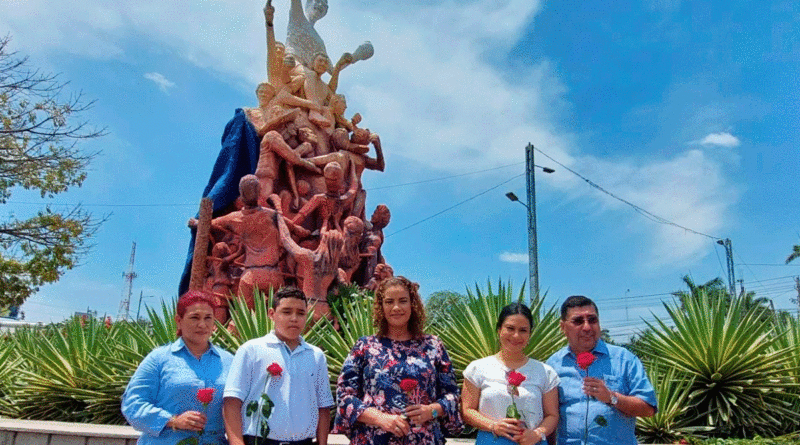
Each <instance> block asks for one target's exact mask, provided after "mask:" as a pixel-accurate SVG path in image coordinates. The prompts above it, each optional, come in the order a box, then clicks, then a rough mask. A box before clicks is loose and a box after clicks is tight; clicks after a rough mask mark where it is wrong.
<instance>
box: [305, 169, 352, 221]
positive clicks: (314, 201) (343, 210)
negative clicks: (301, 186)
mask: <svg viewBox="0 0 800 445" xmlns="http://www.w3.org/2000/svg"><path fill="white" fill-rule="evenodd" d="M350 172H351V175H350V188H349V189H347V191H345V192H342V189H343V188H344V171H343V169H342V167H341V165H339V163H338V162H331V163H329V164H327V165H326V166H325V168H324V169H323V171H322V174H323V176H324V177H325V189H326V191H325V193H320V194H317V195H314V196H313V197H312V198H311V199H310V200H309V201H308V202H307V203H306V204H305V205H304V206H303V208H302V209H300V211H299V212H297V215H296V216H295V217H294V220H293V222H294V223H295V224H302V223H303V221H305V219H306V218H307V217H308V216H309V215H311V213H313V212H314V211H315V210H317V213H318V215H319V218H318V219H317V222H318V223H317V224H316V225H315V227H319V229H320V232H324V231H326V230H328V229H336V230H342V223H341V221H342V218H343V217H345V216H346V215H349V214H350V211H352V204H353V200H354V199H355V197H356V192H357V191H358V178H357V177H356V171H355V169H354V168H353V167H352V165H351V166H350Z"/></svg>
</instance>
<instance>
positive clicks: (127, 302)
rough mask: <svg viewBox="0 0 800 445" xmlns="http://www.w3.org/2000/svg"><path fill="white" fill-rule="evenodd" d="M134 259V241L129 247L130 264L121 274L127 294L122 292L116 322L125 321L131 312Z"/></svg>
mask: <svg viewBox="0 0 800 445" xmlns="http://www.w3.org/2000/svg"><path fill="white" fill-rule="evenodd" d="M135 259H136V241H134V242H133V247H131V262H130V264H129V265H128V272H127V273H126V272H123V273H122V276H123V277H125V281H126V283H127V288H128V289H127V292H124V291H123V292H124V294H123V298H122V301H120V303H119V314H117V320H127V319H128V318H129V317H130V312H131V294H132V293H133V279H134V278H136V276H137V275H136V272H134V271H133V262H134V260H135Z"/></svg>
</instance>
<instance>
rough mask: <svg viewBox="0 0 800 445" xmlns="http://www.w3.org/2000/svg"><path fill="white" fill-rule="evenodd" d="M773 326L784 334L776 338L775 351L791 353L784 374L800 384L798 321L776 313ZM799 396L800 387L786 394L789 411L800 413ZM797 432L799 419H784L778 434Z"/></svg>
mask: <svg viewBox="0 0 800 445" xmlns="http://www.w3.org/2000/svg"><path fill="white" fill-rule="evenodd" d="M775 325H776V329H777V330H778V332H783V333H784V335H779V336H778V338H777V341H776V343H775V348H776V349H777V350H782V349H788V350H790V351H793V352H792V353H791V357H792V358H791V360H790V363H789V366H788V368H787V371H786V374H787V375H788V377H789V378H791V379H792V381H794V382H795V383H798V384H800V320H798V319H797V318H795V317H792V316H791V315H789V314H787V313H778V315H777V317H776V319H775ZM799 395H800V387H795V388H794V389H793V390H792V391H789V392H788V394H787V398H788V401H789V403H791V404H792V407H791V408H790V409H791V411H794V412H800V396H799ZM798 430H800V419H796V420H794V421H792V420H791V419H785V421H784V423H783V428H782V430H781V431H780V433H782V434H788V433H792V432H796V431H798Z"/></svg>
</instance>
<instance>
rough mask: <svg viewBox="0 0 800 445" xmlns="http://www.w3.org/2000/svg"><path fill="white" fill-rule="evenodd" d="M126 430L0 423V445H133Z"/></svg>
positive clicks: (134, 433) (33, 422)
mask: <svg viewBox="0 0 800 445" xmlns="http://www.w3.org/2000/svg"><path fill="white" fill-rule="evenodd" d="M138 438H139V433H138V432H137V431H136V430H134V429H133V428H131V427H129V426H112V425H90V424H84V423H67V422H44V421H38V420H15V419H0V445H135V444H136V440H137V439H138Z"/></svg>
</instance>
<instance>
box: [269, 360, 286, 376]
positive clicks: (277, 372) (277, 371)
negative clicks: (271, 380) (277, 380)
mask: <svg viewBox="0 0 800 445" xmlns="http://www.w3.org/2000/svg"><path fill="white" fill-rule="evenodd" d="M267 372H269V373H270V374H271V375H272V376H273V377H280V376H281V373H282V372H283V368H281V365H279V364H277V363H275V362H272V364H271V365H269V366H267Z"/></svg>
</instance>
